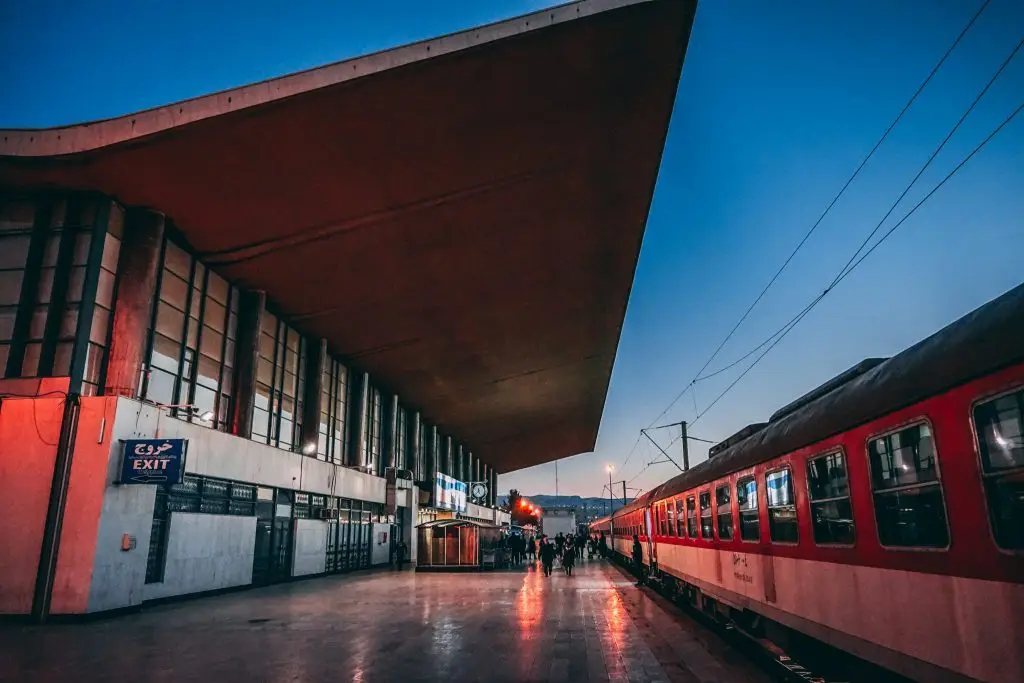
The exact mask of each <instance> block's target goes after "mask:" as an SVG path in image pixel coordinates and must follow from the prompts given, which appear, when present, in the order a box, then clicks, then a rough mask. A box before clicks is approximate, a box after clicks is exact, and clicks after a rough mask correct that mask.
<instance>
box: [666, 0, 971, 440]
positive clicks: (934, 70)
mask: <svg viewBox="0 0 1024 683" xmlns="http://www.w3.org/2000/svg"><path fill="white" fill-rule="evenodd" d="M990 2H991V0H985V2H983V3H982V5H981V7H979V8H978V10H977V11H976V12H975V13H974V15H973V16H972V17H971V18H970V20H969V21H968V22H967V24H966V25H965V26H964V28H963V29H962V30H961V31H960V33H959V34H958V35H957V37H956V39H955V40H954V41H953V43H952V44H951V45H950V46H949V47H948V48H947V49H946V51H945V53H943V55H942V57H941V58H940V59H939V61H938V62H937V63H936V64H935V66H934V67H933V68H932V70H931V71H930V72H929V73H928V76H927V77H926V78H925V79H924V81H922V83H921V85H920V86H918V88H917V90H915V91H914V94H913V95H911V97H910V99H909V100H907V103H906V104H905V105H903V108H902V109H901V110H900V112H899V114H897V115H896V118H895V119H893V121H892V123H890V124H889V126H888V127H887V128H886V129H885V132H883V133H882V136H881V137H880V138H879V139H878V141H877V142H876V143H875V144H874V146H873V147H872V148H871V151H869V152H868V154H867V155H866V156H865V157H864V158H863V159H862V160H861V162H860V164H858V165H857V168H856V169H855V170H854V172H853V174H852V175H851V176H850V177H849V178H848V179H847V180H846V182H845V183H844V184H843V186H842V187H841V188H840V190H839V192H837V193H836V195H835V196H834V197H833V198H832V200H831V201H830V202H829V203H828V205H827V206H826V207H825V210H824V211H823V212H822V213H821V215H820V216H819V217H818V219H817V220H816V221H815V222H814V224H813V225H811V227H810V229H809V230H808V231H807V232H806V233H805V234H804V236H803V238H802V239H801V240H800V241H799V242H798V243H797V245H796V247H795V248H794V249H793V251H792V252H791V253H790V254H789V256H788V257H787V258H786V260H785V261H783V263H782V265H781V266H780V267H779V269H778V270H777V271H776V272H775V274H774V275H773V276H772V278H771V280H769V281H768V284H767V285H765V287H764V288H763V289H762V290H761V292H760V294H758V295H757V298H755V299H754V301H753V302H752V303H751V304H750V305H749V306H748V307H747V309H746V311H744V313H743V315H742V316H740V319H739V320H738V321H737V322H736V324H735V325H733V327H732V329H731V330H730V331H729V333H728V334H727V335H726V336H725V338H724V339H723V340H722V341H721V343H719V345H718V347H717V348H716V349H715V350H714V352H713V353H712V354H711V356H710V357H708V359H707V361H705V363H704V365H703V366H701V368H700V370H698V371H697V372H696V373H695V374H694V378H693V379H692V380H691V381H690V383H689V384H687V385H686V386H685V387H684V388H683V390H682V391H680V392H679V393H678V394H677V395H676V397H675V398H673V399H672V401H671V402H670V403H669V404H668V406H666V407H665V409H664V410H662V411H661V413H660V414H659V415H658V416H657V417H656V418H654V420H653V421H652V422H651V424H654V423H655V422H657V421H658V420H660V419H661V418H662V416H664V415H665V414H666V413H667V412H668V411H669V410H671V409H672V407H673V406H674V405H675V404H676V403H677V402H678V401H679V399H680V398H682V397H683V395H684V394H685V393H686V391H687V390H688V389H690V388H691V387H692V386H693V385H694V384H696V383H697V382H698V381H700V380H699V378H700V376H701V373H703V372H704V371H705V370H707V368H708V366H709V365H710V364H711V363H712V362H713V361H714V359H715V358H717V357H718V354H719V353H720V352H721V350H722V349H723V348H724V347H725V345H726V343H728V341H729V340H730V339H731V338H732V336H733V335H734V334H735V333H736V330H738V329H739V327H740V325H742V324H743V322H744V321H745V320H746V319H747V317H748V316H749V315H750V313H751V312H752V311H753V310H754V308H755V307H756V306H757V305H758V303H760V302H761V300H762V299H763V298H764V295H765V294H766V293H767V292H768V290H769V289H771V287H772V286H773V285H774V284H775V282H776V280H778V279H779V276H780V275H782V272H783V271H784V270H785V269H786V268H787V267H788V266H789V264H790V262H791V261H792V260H793V258H794V257H795V256H796V254H797V252H799V251H800V249H801V248H803V246H804V244H805V243H806V242H807V240H808V239H809V238H810V237H811V235H812V234H813V233H814V232H815V231H816V230H817V229H818V226H819V225H821V223H822V221H823V220H824V219H825V217H826V216H828V214H829V213H830V212H831V211H832V208H833V207H834V206H835V205H836V203H837V202H838V201H839V199H840V198H841V197H842V196H843V195H844V194H845V193H846V190H847V189H848V188H849V187H850V185H851V184H852V183H853V181H854V180H855V179H856V178H857V176H858V175H860V172H861V171H862V170H863V169H864V167H865V166H866V165H867V163H868V161H870V160H871V158H872V157H873V156H874V155H875V152H877V151H878V149H879V148H880V147H881V146H882V144H883V143H884V142H885V140H886V139H887V138H888V137H889V134H890V133H891V132H892V131H893V129H894V128H895V127H896V126H897V124H899V122H900V121H901V120H902V119H903V117H904V115H906V113H907V111H909V109H910V107H911V106H912V105H913V104H914V102H915V101H916V100H917V98H918V97H919V96H920V95H921V93H922V92H923V91H924V89H925V87H926V86H927V85H928V83H929V82H931V80H932V78H933V77H934V76H935V74H936V73H938V71H939V69H940V68H941V67H942V65H943V64H944V63H945V62H946V59H948V58H949V56H950V55H951V54H952V53H953V51H954V50H955V49H956V47H957V46H958V45H959V44H960V41H961V40H962V39H963V37H964V36H965V35H966V34H967V32H968V31H969V30H970V29H971V27H972V26H973V25H974V23H975V22H976V21H977V20H978V17H980V16H981V14H982V13H983V12H984V11H985V9H986V8H987V7H988V5H989V3H990ZM769 341H770V339H769ZM765 343H767V341H766V342H765ZM762 346H763V344H762ZM758 348H760V347H758ZM756 351H757V349H754V350H753V351H751V352H750V353H749V354H747V356H745V357H744V359H745V358H749V357H750V355H753V353H755V352H756ZM744 359H740V360H739V361H736V362H735V363H733V364H732V365H730V366H729V367H734V366H735V365H736V364H737V363H739V362H741V361H742V360H744ZM725 369H728V368H723V369H722V370H720V371H716V372H715V373H712V375H709V377H710V376H714V375H715V374H718V373H719V372H721V371H724V370H725Z"/></svg>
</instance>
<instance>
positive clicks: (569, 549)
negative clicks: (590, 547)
mask: <svg viewBox="0 0 1024 683" xmlns="http://www.w3.org/2000/svg"><path fill="white" fill-rule="evenodd" d="M575 564H576V544H575V543H566V544H565V548H563V549H562V569H563V570H564V571H565V575H566V576H572V568H573V566H574V565H575Z"/></svg>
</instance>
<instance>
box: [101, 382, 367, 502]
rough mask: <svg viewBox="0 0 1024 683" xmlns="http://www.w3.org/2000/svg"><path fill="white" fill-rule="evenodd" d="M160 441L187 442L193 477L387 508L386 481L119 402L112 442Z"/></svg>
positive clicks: (148, 407)
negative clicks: (309, 493)
mask: <svg viewBox="0 0 1024 683" xmlns="http://www.w3.org/2000/svg"><path fill="white" fill-rule="evenodd" d="M156 437H162V438H168V439H188V440H189V442H188V456H187V459H186V463H185V471H186V472H190V473H193V474H202V475H206V476H210V477H219V478H221V479H232V480H234V481H242V482H246V483H249V484H262V485H263V486H274V487H277V488H284V489H292V490H296V491H309V492H311V493H320V494H324V495H328V496H339V497H342V498H355V499H357V500H364V501H369V502H372V503H383V502H384V497H385V492H386V482H385V480H384V478H383V477H375V476H373V475H371V474H366V473H365V472H358V471H356V470H353V469H349V468H346V467H340V466H338V465H332V464H331V463H326V462H323V461H321V460H316V459H315V458H310V457H307V456H304V455H302V454H301V453H292V452H290V451H283V450H281V449H279V448H274V447H272V446H268V445H266V444H260V443H256V442H255V441H250V440H249V439H242V438H239V437H237V436H234V435H232V434H226V433H224V432H218V431H216V430H213V429H209V428H207V427H203V426H201V425H198V424H192V423H189V422H185V421H183V420H177V419H175V418H173V417H168V416H167V415H166V410H159V409H157V408H156V407H155V406H151V405H148V404H144V403H140V402H138V401H133V400H131V399H127V398H120V399H118V401H117V417H116V419H115V423H114V427H113V440H114V441H115V442H116V440H117V439H133V438H142V439H145V438H156Z"/></svg>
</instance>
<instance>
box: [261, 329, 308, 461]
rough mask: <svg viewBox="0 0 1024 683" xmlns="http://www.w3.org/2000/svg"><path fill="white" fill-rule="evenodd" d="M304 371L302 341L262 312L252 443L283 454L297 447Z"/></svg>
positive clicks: (304, 351)
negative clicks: (277, 449) (282, 450)
mask: <svg viewBox="0 0 1024 683" xmlns="http://www.w3.org/2000/svg"><path fill="white" fill-rule="evenodd" d="M305 371H306V341H305V339H303V338H302V336H301V335H300V334H299V333H298V332H297V331H295V330H294V329H293V328H291V327H290V326H288V325H287V324H285V322H284V321H283V320H281V319H279V318H278V317H277V316H275V315H273V314H272V313H271V312H270V311H264V312H263V315H262V317H261V320H260V346H259V360H258V363H257V367H256V397H255V401H254V402H253V403H254V405H253V419H252V440H253V441H259V442H262V443H267V444H270V445H271V446H277V447H278V448H283V449H285V450H292V449H293V448H294V447H295V446H296V445H298V441H299V432H300V428H301V422H302V397H303V391H304V389H305Z"/></svg>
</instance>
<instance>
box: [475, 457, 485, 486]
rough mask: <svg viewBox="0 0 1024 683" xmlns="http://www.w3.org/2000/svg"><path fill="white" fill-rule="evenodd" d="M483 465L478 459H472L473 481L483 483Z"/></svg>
mask: <svg viewBox="0 0 1024 683" xmlns="http://www.w3.org/2000/svg"><path fill="white" fill-rule="evenodd" d="M483 480H484V474H483V463H481V462H480V458H479V457H475V458H473V481H483Z"/></svg>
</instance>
